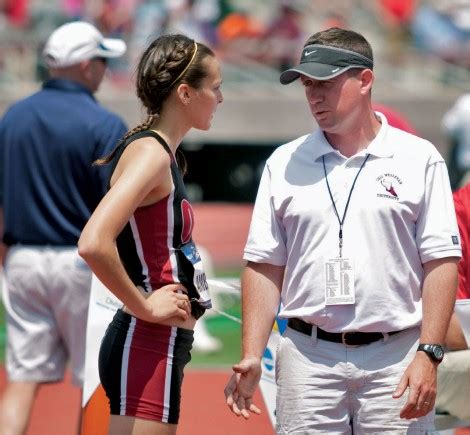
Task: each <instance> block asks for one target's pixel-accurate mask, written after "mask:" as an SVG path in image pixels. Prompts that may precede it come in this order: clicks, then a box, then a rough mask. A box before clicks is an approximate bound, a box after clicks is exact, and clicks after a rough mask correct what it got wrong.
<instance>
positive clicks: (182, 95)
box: [176, 83, 191, 105]
mask: <svg viewBox="0 0 470 435" xmlns="http://www.w3.org/2000/svg"><path fill="white" fill-rule="evenodd" d="M176 92H177V93H178V97H179V99H180V101H181V102H182V103H183V104H184V105H188V104H189V103H190V102H191V95H190V89H189V86H188V85H187V84H186V83H181V84H180V85H179V86H178V89H177V90H176Z"/></svg>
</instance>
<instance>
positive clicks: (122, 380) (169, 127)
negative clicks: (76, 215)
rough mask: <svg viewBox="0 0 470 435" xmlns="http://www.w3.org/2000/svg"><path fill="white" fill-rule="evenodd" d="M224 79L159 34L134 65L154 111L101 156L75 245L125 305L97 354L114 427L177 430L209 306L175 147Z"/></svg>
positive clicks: (182, 41) (193, 48) (180, 39)
mask: <svg viewBox="0 0 470 435" xmlns="http://www.w3.org/2000/svg"><path fill="white" fill-rule="evenodd" d="M220 85H221V74H220V66H219V63H218V61H217V60H216V58H215V56H214V53H213V52H212V51H211V50H210V49H209V48H208V47H207V46H205V45H203V44H201V43H197V42H195V41H193V40H191V39H189V38H187V37H186V36H183V35H165V36H161V37H159V38H157V39H156V40H155V41H154V42H153V43H152V44H151V45H150V46H149V47H148V48H147V50H146V51H145V52H144V53H143V55H142V57H141V59H140V61H139V65H138V68H137V83H136V87H137V96H138V97H139V99H140V100H141V102H142V103H143V105H144V106H145V108H146V109H147V112H148V114H149V116H148V118H147V120H146V121H145V122H144V123H143V124H141V125H139V126H137V127H136V128H134V129H133V130H131V131H129V132H128V133H127V134H126V135H125V137H124V138H123V140H122V141H121V142H120V144H119V145H118V146H117V148H116V149H115V150H114V151H113V153H112V154H111V155H109V156H107V157H105V158H103V159H100V160H99V161H98V163H99V164H110V165H111V171H112V172H111V177H110V183H109V190H108V193H107V194H106V195H105V197H104V198H103V200H102V201H101V203H100V204H99V205H98V207H97V208H96V210H95V212H94V213H93V215H92V216H91V218H90V220H89V222H88V224H87V225H86V226H85V228H84V230H83V232H82V235H81V237H80V240H79V253H80V255H81V256H82V257H83V258H84V259H85V260H86V261H87V263H88V264H89V265H90V267H91V269H92V270H93V272H94V273H95V274H96V276H97V277H98V278H99V279H100V280H101V281H102V282H103V284H104V285H105V286H106V287H107V288H108V289H109V290H111V291H112V292H113V293H114V294H115V295H116V296H117V297H118V298H119V299H120V300H121V301H122V302H123V304H124V306H123V308H122V309H120V310H118V312H117V313H116V315H115V317H114V319H113V321H112V323H111V324H110V325H109V327H108V330H107V331H106V334H105V337H104V339H103V342H102V345H101V349H100V355H99V371H100V379H101V383H102V385H103V387H104V389H105V391H106V395H107V396H108V399H109V402H110V410H111V418H110V427H109V433H110V434H113V435H121V434H174V433H176V427H177V423H178V417H179V408H180V396H181V382H182V379H183V368H184V366H185V365H186V364H187V363H188V362H189V360H190V350H191V345H192V342H193V331H192V330H193V328H194V325H195V323H196V319H197V318H198V317H200V316H201V315H202V314H203V313H204V310H205V309H206V308H208V307H210V298H209V295H208V292H207V282H206V280H205V275H204V271H203V269H202V267H201V261H200V256H199V254H198V252H197V249H196V246H195V245H194V243H193V241H192V238H191V232H192V227H193V213H192V209H191V205H190V203H189V202H188V199H187V197H186V193H185V189H184V184H183V180H182V172H184V168H183V167H182V164H180V163H179V162H178V159H177V158H176V154H177V149H178V146H179V144H180V143H181V141H182V139H183V138H184V136H185V135H186V134H187V133H188V131H189V130H190V129H191V128H196V129H199V130H208V129H209V127H210V125H211V120H212V117H213V115H214V112H215V111H216V108H217V106H218V104H219V103H221V102H222V100H223V98H222V93H221V90H220ZM180 160H181V159H180Z"/></svg>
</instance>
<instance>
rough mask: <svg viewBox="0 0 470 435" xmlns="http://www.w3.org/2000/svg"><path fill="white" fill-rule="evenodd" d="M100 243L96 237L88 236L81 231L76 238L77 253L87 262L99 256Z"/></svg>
mask: <svg viewBox="0 0 470 435" xmlns="http://www.w3.org/2000/svg"><path fill="white" fill-rule="evenodd" d="M100 251H101V249H100V243H99V241H98V239H97V238H96V237H89V236H87V235H85V234H83V233H82V235H81V236H80V238H79V239H78V255H80V257H82V258H83V259H84V260H85V261H86V262H87V263H90V261H92V260H93V259H94V258H97V257H99V256H100Z"/></svg>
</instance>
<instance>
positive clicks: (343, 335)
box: [341, 332, 360, 347]
mask: <svg viewBox="0 0 470 435" xmlns="http://www.w3.org/2000/svg"><path fill="white" fill-rule="evenodd" d="M347 334H354V333H353V332H342V333H341V343H343V344H344V345H345V346H350V347H357V346H360V345H359V344H349V343H348V342H347Z"/></svg>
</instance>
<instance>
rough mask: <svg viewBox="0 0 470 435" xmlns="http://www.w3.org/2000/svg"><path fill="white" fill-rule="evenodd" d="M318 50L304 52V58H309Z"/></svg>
mask: <svg viewBox="0 0 470 435" xmlns="http://www.w3.org/2000/svg"><path fill="white" fill-rule="evenodd" d="M317 51H318V50H312V51H306V52H305V56H310V55H311V54H313V53H316V52H317Z"/></svg>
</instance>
